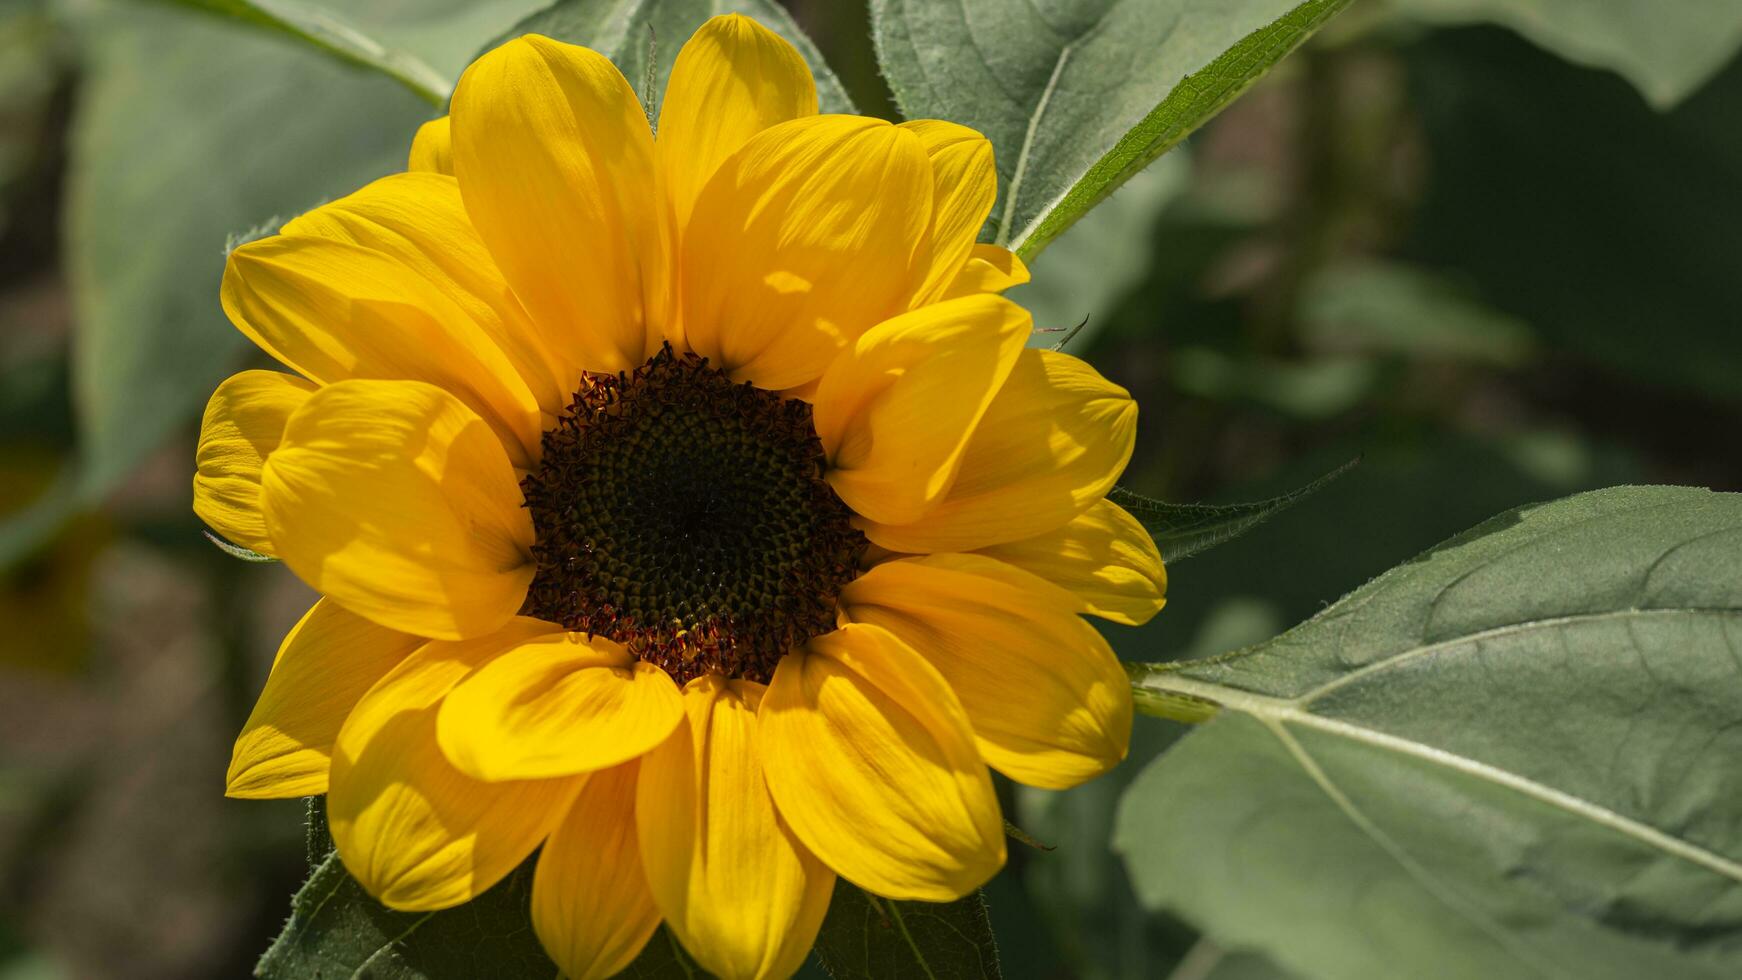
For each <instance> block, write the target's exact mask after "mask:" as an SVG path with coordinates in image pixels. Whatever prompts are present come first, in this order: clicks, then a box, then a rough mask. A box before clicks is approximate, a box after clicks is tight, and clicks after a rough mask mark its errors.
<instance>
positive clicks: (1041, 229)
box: [872, 0, 1349, 259]
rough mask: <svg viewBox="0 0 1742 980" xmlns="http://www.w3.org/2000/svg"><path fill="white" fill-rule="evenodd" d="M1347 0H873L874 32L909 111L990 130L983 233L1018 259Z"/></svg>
mask: <svg viewBox="0 0 1742 980" xmlns="http://www.w3.org/2000/svg"><path fill="white" fill-rule="evenodd" d="M1348 3H1349V0H1307V2H1305V3H1296V2H1294V0H1124V2H1115V0H1063V2H1060V3H1053V4H1048V5H1046V6H1045V8H1044V9H1043V8H1041V7H1038V6H1036V5H1034V4H1032V3H1028V2H1025V0H949V2H928V0H876V2H875V3H874V4H873V6H872V25H873V28H872V29H873V33H874V35H875V40H876V43H877V54H878V59H879V61H880V62H881V63H882V65H883V71H884V74H885V75H886V76H887V77H888V79H889V85H890V88H891V89H892V90H893V91H894V93H895V100H896V102H897V103H898V104H899V105H900V106H901V110H902V112H903V113H904V114H905V115H906V116H907V117H908V118H910V119H918V118H929V117H935V118H939V119H949V120H953V121H955V122H959V123H962V124H963V125H966V126H972V127H974V128H975V129H978V130H979V131H980V132H982V133H984V134H986V136H987V137H988V138H989V139H991V141H992V145H993V148H994V150H995V152H996V154H997V158H998V177H999V195H1000V200H999V203H998V205H997V206H996V207H995V208H994V210H993V212H992V220H991V222H990V234H991V238H992V240H994V241H997V242H999V243H1002V244H1006V245H1008V246H1010V247H1011V248H1013V249H1015V250H1016V252H1017V254H1019V255H1021V256H1022V257H1023V258H1025V259H1026V258H1029V257H1032V256H1033V255H1035V254H1036V253H1037V252H1039V251H1040V250H1041V249H1042V248H1045V247H1046V245H1047V243H1048V242H1050V241H1052V239H1053V238H1055V237H1057V236H1058V234H1059V233H1060V232H1062V231H1064V230H1065V229H1066V228H1068V227H1069V226H1070V225H1071V224H1072V223H1073V222H1075V221H1076V220H1077V219H1078V218H1080V217H1082V216H1083V214H1084V213H1085V212H1087V211H1088V210H1089V209H1090V208H1092V207H1094V206H1095V205H1096V204H1098V203H1100V201H1101V200H1102V199H1104V198H1105V197H1106V196H1107V195H1108V194H1110V193H1112V191H1113V189H1114V188H1116V187H1118V186H1119V185H1120V184H1123V183H1124V182H1125V181H1126V180H1128V179H1130V177H1131V176H1132V175H1133V174H1135V173H1137V172H1138V171H1140V170H1142V169H1143V168H1144V167H1145V166H1146V165H1148V164H1149V162H1150V161H1151V160H1154V159H1155V158H1156V157H1158V156H1160V155H1161V154H1163V153H1165V152H1167V151H1168V150H1169V149H1172V148H1173V147H1174V146H1176V145H1178V144H1179V142H1180V141H1181V140H1183V139H1185V138H1186V136H1188V135H1190V134H1191V132H1192V131H1193V130H1195V129H1197V128H1198V127H1199V126H1201V125H1203V123H1204V122H1205V121H1206V120H1208V119H1209V118H1210V117H1211V116H1214V115H1215V114H1216V113H1217V112H1220V111H1221V110H1222V108H1223V107H1225V106H1226V105H1227V104H1228V103H1229V102H1232V101H1233V100H1234V98H1235V97H1236V96H1238V95H1239V94H1240V93H1241V92H1243V91H1245V90H1246V88H1247V87H1248V86H1249V85H1251V84H1252V83H1253V82H1254V81H1256V80H1257V79H1258V78H1259V77H1260V76H1262V75H1263V74H1264V73H1265V72H1266V71H1268V70H1269V69H1270V67H1271V66H1272V65H1274V64H1275V63H1276V62H1277V61H1279V60H1280V59H1281V58H1282V57H1283V56H1284V55H1286V54H1288V53H1289V52H1290V51H1292V50H1294V49H1295V47H1296V46H1298V45H1299V44H1300V43H1301V42H1302V41H1304V40H1306V39H1307V37H1309V36H1311V34H1312V33H1313V32H1314V31H1316V30H1317V29H1318V28H1319V27H1320V26H1321V25H1322V24H1324V22H1325V21H1327V20H1329V19H1330V18H1331V17H1332V16H1333V15H1334V14H1336V13H1337V12H1338V11H1339V10H1341V9H1343V8H1344V7H1345V6H1347V5H1348Z"/></svg>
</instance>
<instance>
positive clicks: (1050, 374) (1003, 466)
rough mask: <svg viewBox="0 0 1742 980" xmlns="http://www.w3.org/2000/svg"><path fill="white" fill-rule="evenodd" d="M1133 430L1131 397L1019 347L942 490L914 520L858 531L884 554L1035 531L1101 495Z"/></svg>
mask: <svg viewBox="0 0 1742 980" xmlns="http://www.w3.org/2000/svg"><path fill="white" fill-rule="evenodd" d="M1136 436H1137V403H1136V402H1134V401H1132V400H1131V395H1130V394H1129V393H1127V392H1126V391H1125V389H1123V388H1121V387H1119V386H1118V385H1116V384H1113V383H1112V382H1110V381H1108V380H1107V379H1106V378H1103V377H1101V375H1100V374H1099V373H1097V372H1096V371H1095V369H1094V368H1092V367H1090V366H1088V365H1087V364H1084V363H1083V362H1082V361H1079V360H1077V359H1076V358H1074V357H1072V356H1070V355H1069V354H1060V353H1057V352H1055V351H1045V350H1032V349H1031V350H1025V351H1023V352H1022V356H1021V358H1020V359H1018V360H1017V362H1016V367H1015V369H1014V370H1012V371H1011V372H1010V378H1009V380H1007V381H1006V382H1005V383H1004V387H1003V388H1001V389H1000V390H999V392H998V397H997V398H995V399H993V401H992V405H991V407H990V408H988V409H987V410H986V415H985V417H984V418H982V419H981V420H980V424H979V425H978V426H977V427H976V428H975V429H974V436H973V438H972V439H970V440H969V441H968V446H967V449H966V451H965V452H963V453H962V462H961V467H960V469H959V470H958V471H957V474H956V482H955V483H954V484H953V485H952V486H951V487H950V490H949V493H947V494H945V495H944V498H943V499H942V500H941V501H939V502H938V504H937V505H936V506H934V507H933V508H931V509H930V510H928V511H927V512H926V513H925V515H924V516H923V517H920V518H919V519H918V520H916V521H913V522H911V523H907V524H899V525H898V524H895V523H893V522H890V523H872V524H867V525H866V526H865V528H864V530H865V535H866V537H869V538H870V539H871V540H872V541H873V542H875V543H877V544H879V545H882V546H883V547H885V548H888V549H889V550H891V551H904V552H934V551H973V550H975V549H977V548H984V547H987V546H989V545H994V544H1002V543H1004V542H1007V541H1018V540H1021V539H1023V538H1029V537H1033V536H1035V535H1037V534H1044V533H1046V532H1048V531H1051V530H1054V529H1056V528H1059V527H1062V526H1063V525H1065V524H1068V523H1070V521H1071V519H1072V518H1074V517H1076V516H1077V515H1078V514H1081V513H1082V512H1083V511H1085V510H1088V509H1089V508H1090V507H1092V506H1094V504H1095V502H1096V501H1098V500H1100V499H1101V498H1103V497H1105V496H1106V495H1107V491H1108V490H1110V489H1112V487H1113V483H1114V481H1115V480H1117V479H1118V478H1119V474H1120V473H1121V472H1123V471H1124V469H1125V464H1126V462H1127V461H1129V460H1130V459H1131V448H1132V446H1133V445H1134V444H1135V441H1136ZM866 516H868V517H869V516H871V515H866Z"/></svg>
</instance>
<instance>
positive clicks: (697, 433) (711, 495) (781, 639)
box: [521, 344, 869, 683]
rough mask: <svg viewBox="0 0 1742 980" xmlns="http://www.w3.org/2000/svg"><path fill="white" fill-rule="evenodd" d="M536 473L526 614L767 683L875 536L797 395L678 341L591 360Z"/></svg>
mask: <svg viewBox="0 0 1742 980" xmlns="http://www.w3.org/2000/svg"><path fill="white" fill-rule="evenodd" d="M543 450H544V454H543V457H542V458H541V459H540V461H539V464H538V466H537V467H536V468H535V469H534V470H533V471H532V472H530V473H528V474H527V476H526V478H525V479H524V480H522V481H521V490H522V492H523V493H524V495H525V497H526V506H527V507H528V509H530V510H531V512H532V527H533V538H534V544H533V547H532V552H533V556H534V558H535V559H536V561H537V566H538V571H537V573H536V574H535V575H534V576H533V579H532V586H531V588H530V589H528V590H527V594H526V606H525V608H524V609H523V610H522V612H523V613H524V614H525V615H528V616H535V617H537V618H539V619H543V620H547V621H549V622H552V623H560V624H562V625H563V626H564V627H566V628H568V629H570V630H575V631H579V632H582V633H587V634H589V635H599V636H606V637H610V638H611V639H613V640H616V641H617V642H619V643H622V644H623V645H624V646H626V647H628V649H629V652H630V653H632V654H634V655H635V656H636V657H637V658H639V659H641V660H644V661H647V662H649V663H653V664H656V665H658V666H659V667H660V668H661V669H663V670H665V671H666V672H667V673H669V674H671V675H672V677H673V678H675V679H676V680H677V681H678V682H679V683H687V682H689V681H691V680H693V679H695V678H697V677H700V676H702V675H704V674H709V673H716V674H720V675H723V676H725V677H733V678H736V677H744V678H748V679H750V680H754V681H760V682H762V683H767V682H768V679H769V678H770V677H772V676H773V675H774V666H775V664H777V663H778V662H779V661H780V658H781V657H782V656H783V655H785V653H786V652H787V651H788V650H793V649H797V648H800V647H803V646H804V645H805V643H806V642H808V641H809V640H810V639H811V638H812V637H814V636H819V635H821V634H823V633H826V632H828V631H830V630H832V629H834V628H835V626H836V625H837V623H836V612H835V607H836V601H837V599H838V597H839V595H840V591H841V587H842V586H844V585H846V584H847V583H848V582H849V581H851V580H852V579H853V578H855V577H856V576H857V575H858V573H859V563H860V560H861V558H863V556H864V554H865V549H866V547H867V545H868V543H869V542H867V541H866V540H865V535H864V534H862V533H860V531H859V530H858V529H857V528H855V527H854V526H853V523H852V516H853V514H852V511H851V510H850V509H849V508H848V507H847V506H846V505H845V504H843V503H842V502H841V499H840V498H839V497H837V496H836V495H835V491H834V490H833V489H832V488H831V487H830V486H829V483H828V481H827V480H826V479H824V474H825V473H826V471H827V466H828V459H827V457H826V456H825V454H824V453H823V446H822V441H821V440H820V439H818V438H817V434H816V428H815V427H814V426H813V425H812V424H811V407H810V404H809V403H808V402H805V401H803V400H802V399H797V398H782V397H780V395H778V394H776V393H774V392H771V391H765V390H763V389H760V388H757V387H756V386H754V385H752V384H749V383H748V382H744V383H734V382H733V381H732V380H731V379H730V378H728V377H727V376H726V375H725V373H724V372H722V371H719V370H716V369H714V368H710V367H709V366H708V362H707V359H706V358H702V357H699V356H697V355H696V354H694V353H693V352H686V353H684V354H681V355H680V354H677V353H675V352H674V351H673V350H672V348H671V345H670V344H667V345H666V346H665V347H664V348H663V349H661V350H660V352H659V353H658V354H655V355H654V356H653V358H652V359H651V360H649V361H648V362H647V363H646V364H644V365H642V366H641V367H639V368H637V369H635V371H633V372H619V373H617V374H614V375H601V374H588V375H585V376H583V378H582V380H581V387H580V390H579V391H577V392H576V393H575V399H574V402H573V403H572V404H571V405H570V406H569V410H568V412H567V413H566V414H564V415H563V417H562V418H561V419H559V420H558V421H557V424H556V425H555V427H553V428H552V429H550V430H549V431H548V432H546V433H545V434H544V442H543Z"/></svg>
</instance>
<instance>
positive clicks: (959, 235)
mask: <svg viewBox="0 0 1742 980" xmlns="http://www.w3.org/2000/svg"><path fill="white" fill-rule="evenodd" d="M901 127H902V128H903V129H905V130H907V131H909V132H911V133H913V134H914V135H915V136H918V137H919V140H920V142H921V143H923V144H925V151H926V155H927V156H929V157H931V166H932V182H933V184H932V187H933V189H932V221H931V232H930V239H931V251H930V258H929V268H928V269H927V271H926V273H925V278H924V279H922V280H921V281H920V285H919V290H918V292H917V293H916V294H915V296H914V298H913V305H914V306H924V305H925V304H927V303H931V302H935V301H936V300H937V299H939V298H940V297H941V296H942V295H943V292H944V290H945V289H946V288H948V287H949V286H950V285H951V284H952V283H953V282H954V281H955V279H956V276H957V274H958V273H960V272H961V271H962V266H963V264H964V263H966V262H967V261H968V256H969V253H970V252H971V250H972V249H973V247H974V239H976V238H978V237H979V235H980V226H981V225H983V224H985V223H986V216H987V215H988V214H991V213H992V202H993V201H994V200H995V199H996V198H997V197H998V170H997V167H996V166H995V165H994V164H993V162H992V141H991V140H988V139H987V138H986V137H984V136H982V135H980V134H979V133H978V132H975V131H974V130H972V129H969V128H968V127H966V126H959V125H957V124H956V123H952V122H944V121H943V120H941V119H916V120H913V121H911V122H904V123H902V124H901Z"/></svg>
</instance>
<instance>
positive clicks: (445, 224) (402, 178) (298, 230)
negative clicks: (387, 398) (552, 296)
mask: <svg viewBox="0 0 1742 980" xmlns="http://www.w3.org/2000/svg"><path fill="white" fill-rule="evenodd" d="M284 233H285V234H286V235H292V236H299V237H306V238H328V239H333V240H335V241H340V242H346V243H349V244H352V245H358V246H361V247H363V248H368V249H372V250H374V251H376V252H379V253H381V254H383V255H386V256H388V257H389V258H391V259H392V260H393V261H395V262H398V263H400V264H402V265H404V266H405V267H406V268H407V269H409V270H411V271H413V272H416V273H417V274H418V275H419V276H421V277H423V279H424V280H426V281H427V282H428V283H429V284H430V285H431V286H434V287H435V288H436V289H437V290H439V291H440V292H441V294H442V295H443V296H445V297H447V298H448V299H449V300H451V301H453V303H454V305H455V306H457V307H459V308H460V310H461V311H463V312H464V314H465V316H466V318H467V319H468V320H469V321H470V322H471V323H472V324H474V325H475V326H476V327H477V328H478V329H479V330H480V331H482V332H483V333H484V335H485V336H486V337H488V338H489V340H490V342H491V343H493V344H494V345H495V346H496V348H497V349H498V350H500V351H501V352H502V354H503V356H504V357H506V358H507V359H508V363H509V364H510V365H511V366H512V367H513V369H514V371H515V373H516V374H518V375H519V376H520V378H521V380H522V381H524V382H525V384H526V387H527V389H528V390H529V391H530V392H531V393H532V397H533V399H534V400H535V401H537V403H538V407H539V409H540V410H541V411H542V412H543V413H544V414H545V415H547V416H555V415H557V414H559V413H561V412H562V410H563V409H564V408H566V407H567V406H568V401H569V398H570V396H571V395H572V394H573V392H574V388H575V381H576V379H578V378H579V377H580V367H579V365H578V363H577V362H576V361H575V360H574V359H573V358H572V357H569V356H568V355H567V354H566V353H565V352H564V351H563V348H564V347H565V346H566V345H568V344H569V343H570V338H569V337H568V335H567V334H566V333H565V332H562V331H560V330H556V331H544V330H543V329H542V328H541V326H540V325H539V324H536V323H534V322H533V320H532V318H531V317H529V316H527V314H526V310H525V309H524V308H523V307H521V305H520V301H519V300H518V299H516V298H515V296H514V292H513V290H511V289H509V288H508V283H507V282H506V281H505V280H504V279H503V278H502V273H501V271H500V270H498V269H497V268H496V262H495V260H494V259H492V258H491V257H490V252H489V250H488V249H486V248H485V247H484V241H483V239H481V238H479V237H478V232H477V230H476V229H474V228H473V227H472V222H471V219H470V218H468V217H467V216H466V207H465V204H464V203H462V202H461V200H460V185H459V183H458V182H457V181H455V180H454V179H453V178H452V177H448V176H443V175H441V174H435V173H405V174H392V175H390V176H387V177H383V178H381V179H380V180H377V181H375V182H374V183H372V184H370V185H368V186H367V187H364V188H363V189H362V190H360V191H357V192H356V193H354V194H350V195H348V196H346V197H342V198H340V199H338V200H337V201H334V202H332V203H331V204H326V205H322V206H321V207H318V208H316V209H315V210H313V211H310V212H309V213H307V214H305V215H303V216H302V217H300V218H297V219H296V220H294V221H292V222H290V223H289V224H287V225H285V226H284ZM430 380H435V379H430Z"/></svg>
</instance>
